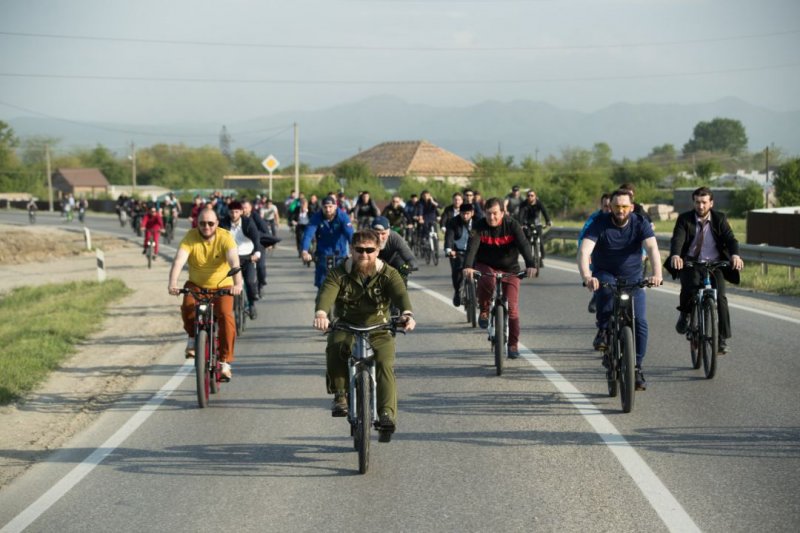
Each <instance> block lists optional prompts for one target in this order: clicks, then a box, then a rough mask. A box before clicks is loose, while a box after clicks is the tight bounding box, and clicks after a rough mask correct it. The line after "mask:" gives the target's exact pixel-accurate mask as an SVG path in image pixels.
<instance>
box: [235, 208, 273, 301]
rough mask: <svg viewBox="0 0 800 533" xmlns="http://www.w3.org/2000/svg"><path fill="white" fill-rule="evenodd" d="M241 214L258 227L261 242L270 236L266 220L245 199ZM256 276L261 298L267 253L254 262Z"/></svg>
mask: <svg viewBox="0 0 800 533" xmlns="http://www.w3.org/2000/svg"><path fill="white" fill-rule="evenodd" d="M242 210H243V213H242V216H243V217H248V218H250V219H251V220H252V221H253V222H254V223H255V225H256V228H258V232H259V233H260V234H261V244H262V245H263V244H264V237H272V236H273V235H275V234H274V233H272V229H271V228H270V227H269V225H268V224H267V221H266V220H264V219H263V218H262V217H261V213H259V212H258V209H253V204H252V203H250V202H249V201H247V200H245V201H244V202H242ZM265 250H266V247H265ZM256 277H257V278H258V297H259V298H261V289H263V288H264V285H266V284H267V254H266V253H265V254H262V255H261V257H260V258H259V259H258V263H256Z"/></svg>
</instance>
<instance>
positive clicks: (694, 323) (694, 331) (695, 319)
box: [689, 302, 703, 370]
mask: <svg viewBox="0 0 800 533" xmlns="http://www.w3.org/2000/svg"><path fill="white" fill-rule="evenodd" d="M691 317H692V318H691V322H690V323H689V353H690V354H691V356H692V368H694V369H695V370H697V369H698V368H700V365H702V364H703V357H702V355H701V353H700V333H699V331H700V330H699V328H700V306H699V305H697V303H696V302H693V303H692V314H691Z"/></svg>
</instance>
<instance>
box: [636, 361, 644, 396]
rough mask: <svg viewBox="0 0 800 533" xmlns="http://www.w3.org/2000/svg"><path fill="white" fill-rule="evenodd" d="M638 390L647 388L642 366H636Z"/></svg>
mask: <svg viewBox="0 0 800 533" xmlns="http://www.w3.org/2000/svg"><path fill="white" fill-rule="evenodd" d="M635 379H636V390H637V391H643V390H647V381H645V379H644V374H643V373H642V367H640V366H637V367H636V378H635Z"/></svg>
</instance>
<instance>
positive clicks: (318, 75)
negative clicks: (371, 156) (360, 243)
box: [0, 0, 800, 125]
mask: <svg viewBox="0 0 800 533" xmlns="http://www.w3.org/2000/svg"><path fill="white" fill-rule="evenodd" d="M798 22H800V0H758V1H756V0H752V1H743V0H286V1H270V0H259V1H243V0H213V1H210V0H135V1H134V0H130V1H122V0H0V52H1V53H0V120H2V119H4V118H11V117H18V116H25V115H31V114H32V113H29V112H27V111H24V110H22V109H26V110H31V111H34V112H36V113H41V114H43V115H45V116H50V117H59V118H66V119H70V120H80V121H83V120H106V121H113V122H127V123H134V124H153V123H159V124H161V123H169V122H172V121H185V120H196V121H214V122H217V123H225V124H228V125H234V124H236V123H237V122H241V121H244V120H248V119H252V118H255V117H261V116H265V115H269V114H271V113H273V112H278V111H289V110H313V109H319V108H324V107H330V106H333V105H336V104H340V103H345V102H352V101H356V100H360V99H362V98H364V97H367V96H370V95H376V94H388V95H394V96H398V97H400V98H403V99H405V100H407V101H409V102H413V103H426V104H432V105H455V106H468V105H470V104H474V103H477V102H481V101H485V100H499V101H504V102H505V101H511V100H520V99H525V100H536V101H544V102H548V103H551V104H553V105H555V106H558V107H562V108H566V109H576V110H582V111H594V110H597V109H601V108H603V107H605V106H608V105H610V104H613V103H616V102H630V103H644V102H647V103H651V102H656V103H696V102H708V101H713V100H716V99H719V98H722V97H725V96H736V97H739V98H742V99H743V100H746V101H748V102H750V103H753V104H756V105H761V106H764V107H767V108H771V109H775V110H798V109H800V98H798V94H800V90H799V89H798V87H800V29H798ZM12 106H13V107H12Z"/></svg>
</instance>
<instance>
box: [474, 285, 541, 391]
mask: <svg viewBox="0 0 800 533" xmlns="http://www.w3.org/2000/svg"><path fill="white" fill-rule="evenodd" d="M526 275H527V273H526V272H525V271H524V270H523V271H520V272H512V273H508V272H495V273H489V274H482V273H481V272H480V271H476V272H475V273H474V274H473V278H475V279H476V280H477V279H479V278H480V277H481V276H492V277H493V278H494V280H495V283H494V296H493V297H492V303H491V305H490V307H489V327H488V328H487V333H488V336H489V343H490V344H491V346H492V352H493V353H494V366H495V369H496V370H497V375H498V376H502V375H503V363H504V357H503V356H504V355H505V350H506V342H507V341H508V300H507V299H506V295H505V291H504V290H503V283H502V280H504V279H505V278H511V277H514V276H516V277H518V278H520V279H522V278H524V277H525V276H526ZM465 277H466V276H465ZM476 296H477V287H476ZM476 304H477V297H476Z"/></svg>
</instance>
